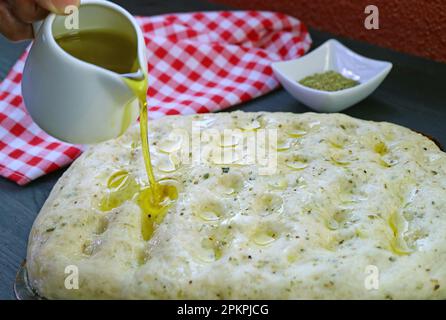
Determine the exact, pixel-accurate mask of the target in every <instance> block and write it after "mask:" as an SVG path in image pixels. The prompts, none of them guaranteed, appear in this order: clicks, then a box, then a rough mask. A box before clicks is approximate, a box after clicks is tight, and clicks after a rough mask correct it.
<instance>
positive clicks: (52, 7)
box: [35, 0, 80, 14]
mask: <svg viewBox="0 0 446 320" xmlns="http://www.w3.org/2000/svg"><path fill="white" fill-rule="evenodd" d="M35 1H36V2H37V4H38V5H40V6H41V7H42V8H44V9H46V10H49V11H51V12H55V13H58V14H64V13H65V8H66V7H67V6H70V5H74V6H76V7H78V6H79V3H80V0H35Z"/></svg>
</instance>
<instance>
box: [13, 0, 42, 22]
mask: <svg viewBox="0 0 446 320" xmlns="http://www.w3.org/2000/svg"><path fill="white" fill-rule="evenodd" d="M9 7H10V8H11V12H12V14H13V15H15V16H16V17H17V18H18V19H19V20H21V21H23V22H26V23H31V22H34V21H37V20H42V19H43V18H45V17H46V16H47V14H48V11H47V10H46V9H44V8H42V7H41V6H39V5H38V4H37V3H36V2H35V1H34V0H14V1H10V3H9Z"/></svg>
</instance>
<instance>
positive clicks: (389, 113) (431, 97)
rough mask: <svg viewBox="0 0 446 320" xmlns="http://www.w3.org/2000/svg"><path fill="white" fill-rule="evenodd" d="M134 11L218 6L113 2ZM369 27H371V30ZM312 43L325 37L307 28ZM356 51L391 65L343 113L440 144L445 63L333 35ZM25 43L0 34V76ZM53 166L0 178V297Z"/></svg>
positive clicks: (279, 106) (290, 102)
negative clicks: (25, 178) (24, 181)
mask: <svg viewBox="0 0 446 320" xmlns="http://www.w3.org/2000/svg"><path fill="white" fill-rule="evenodd" d="M116 2H118V3H120V4H121V5H122V6H124V7H125V8H127V9H128V10H129V11H131V12H132V13H134V14H139V15H155V14H161V13H167V12H180V11H195V10H215V9H221V8H223V7H221V6H219V5H215V4H210V3H207V2H204V1H196V0H187V1H179V0H169V1H163V0H125V1H124V0H121V1H116ZM371 32H372V31H371ZM311 34H312V36H313V41H314V46H313V47H315V46H318V45H319V44H321V43H322V42H324V41H325V40H327V39H329V38H331V37H332V36H331V35H329V34H324V33H321V32H317V31H314V30H311ZM338 40H340V41H341V42H343V43H344V44H345V45H347V46H348V47H350V48H351V49H353V50H355V51H356V52H358V53H360V54H363V55H366V56H368V57H371V58H376V59H385V60H389V61H391V62H392V63H393V64H394V67H393V70H392V71H391V73H390V75H389V76H388V77H387V79H386V80H385V81H384V82H383V84H382V85H381V86H380V87H379V88H378V90H376V91H375V93H373V94H372V95H371V96H370V97H369V98H367V99H366V100H364V101H362V102H361V103H359V104H357V105H356V106H354V107H352V108H350V109H348V110H346V112H345V113H347V114H349V115H352V116H355V117H358V118H361V119H369V120H379V121H390V122H394V123H397V124H401V125H404V126H407V127H409V128H412V129H414V130H417V131H420V132H423V133H426V134H429V135H431V136H433V137H435V138H436V139H437V140H438V141H440V143H442V144H443V146H446V126H445V121H446V85H445V80H444V79H446V64H441V63H436V62H432V61H428V60H424V59H421V58H416V57H412V56H408V55H404V54H400V53H396V52H393V51H391V50H387V49H383V48H379V47H375V46H372V45H368V44H365V43H361V42H358V41H351V40H346V39H342V38H338ZM26 45H27V44H26V43H20V44H11V43H9V42H7V41H6V40H5V39H4V38H1V36H0V79H3V78H4V77H5V76H6V74H7V71H8V70H9V68H10V67H11V66H12V65H13V63H14V62H15V60H16V59H17V58H18V57H19V56H20V54H21V53H22V52H23V50H24V48H25V47H26ZM239 108H240V109H242V110H245V111H260V110H264V111H291V112H298V113H299V112H305V111H308V109H307V108H306V107H305V106H303V105H301V104H299V103H298V102H297V101H296V100H294V99H293V98H292V97H291V96H290V95H289V94H288V93H286V92H285V91H284V90H281V89H280V90H276V91H274V92H272V93H270V94H268V95H266V96H263V97H261V98H258V99H256V100H253V101H251V102H249V103H246V104H244V105H241V106H238V107H236V108H232V109H231V110H235V109H239ZM62 172H63V170H59V171H58V172H55V173H53V174H50V175H48V176H46V177H43V178H40V179H38V180H37V181H34V182H32V183H31V184H29V185H28V186H26V187H19V186H17V185H15V184H14V183H12V182H9V181H7V180H5V179H3V178H0V299H12V298H14V296H13V293H12V285H13V281H14V277H15V272H16V270H17V268H18V266H19V264H20V262H21V261H22V260H23V258H24V257H25V254H26V243H27V238H28V233H29V230H30V228H31V225H32V223H33V221H34V219H35V217H36V215H37V213H38V212H39V210H40V208H41V207H42V205H43V203H44V201H45V199H46V197H47V196H48V194H49V192H50V190H51V188H52V186H53V185H54V183H56V181H57V179H58V178H59V177H60V175H61V174H62Z"/></svg>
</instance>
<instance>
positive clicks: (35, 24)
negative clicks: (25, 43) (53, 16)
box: [33, 20, 45, 39]
mask: <svg viewBox="0 0 446 320" xmlns="http://www.w3.org/2000/svg"><path fill="white" fill-rule="evenodd" d="M44 21H45V20H39V21H34V22H33V33H34V39H35V38H36V37H37V34H38V33H39V31H40V28H41V27H42V24H43V22H44Z"/></svg>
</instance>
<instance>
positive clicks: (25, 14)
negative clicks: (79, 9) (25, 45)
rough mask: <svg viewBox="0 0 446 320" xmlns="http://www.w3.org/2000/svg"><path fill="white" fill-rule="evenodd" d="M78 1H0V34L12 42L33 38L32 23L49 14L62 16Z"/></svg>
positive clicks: (77, 3)
mask: <svg viewBox="0 0 446 320" xmlns="http://www.w3.org/2000/svg"><path fill="white" fill-rule="evenodd" d="M79 1H80V0H0V33H1V34H3V35H4V36H5V37H6V38H8V39H9V40H12V41H19V40H24V39H31V38H33V36H34V35H33V28H32V23H33V22H34V21H38V20H42V19H43V18H45V17H46V16H47V15H48V13H49V12H55V13H58V14H64V12H65V8H66V7H67V6H69V5H75V6H79Z"/></svg>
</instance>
